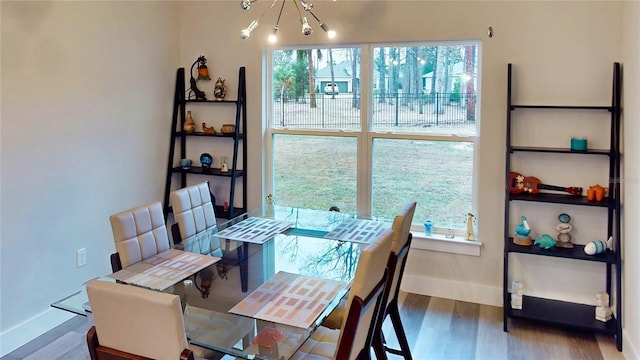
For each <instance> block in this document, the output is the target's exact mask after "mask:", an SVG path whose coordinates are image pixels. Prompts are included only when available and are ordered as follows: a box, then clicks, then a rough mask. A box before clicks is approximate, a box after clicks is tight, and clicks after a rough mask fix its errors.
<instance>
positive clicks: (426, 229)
mask: <svg viewBox="0 0 640 360" xmlns="http://www.w3.org/2000/svg"><path fill="white" fill-rule="evenodd" d="M432 231H433V223H432V222H431V220H427V221H425V222H424V233H425V234H426V235H427V236H430V235H431V234H432Z"/></svg>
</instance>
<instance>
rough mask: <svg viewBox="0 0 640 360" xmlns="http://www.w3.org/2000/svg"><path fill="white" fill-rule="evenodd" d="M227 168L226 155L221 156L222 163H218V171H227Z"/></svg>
mask: <svg viewBox="0 0 640 360" xmlns="http://www.w3.org/2000/svg"><path fill="white" fill-rule="evenodd" d="M228 171H229V168H228V167H227V157H226V156H223V157H222V165H220V172H228Z"/></svg>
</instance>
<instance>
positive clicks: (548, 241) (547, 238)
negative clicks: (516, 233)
mask: <svg viewBox="0 0 640 360" xmlns="http://www.w3.org/2000/svg"><path fill="white" fill-rule="evenodd" d="M533 243H534V244H536V245H540V247H541V248H543V249H551V248H552V247H554V246H555V245H556V239H554V238H553V237H552V236H551V235H549V234H542V236H541V237H539V238H535V241H534V242H533Z"/></svg>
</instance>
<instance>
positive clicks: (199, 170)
mask: <svg viewBox="0 0 640 360" xmlns="http://www.w3.org/2000/svg"><path fill="white" fill-rule="evenodd" d="M173 172H174V173H186V174H198V175H212V176H225V177H232V176H233V172H231V170H229V171H227V172H222V171H220V168H208V169H206V168H203V167H201V166H192V167H191V168H190V169H183V168H181V167H180V166H177V167H174V168H173ZM243 175H244V170H236V176H243Z"/></svg>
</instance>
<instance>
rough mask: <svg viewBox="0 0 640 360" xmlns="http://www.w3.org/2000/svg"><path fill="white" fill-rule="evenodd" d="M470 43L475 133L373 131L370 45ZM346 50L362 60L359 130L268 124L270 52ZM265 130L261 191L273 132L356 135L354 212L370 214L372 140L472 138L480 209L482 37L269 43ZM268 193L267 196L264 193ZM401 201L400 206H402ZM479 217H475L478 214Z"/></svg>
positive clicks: (268, 173) (268, 187)
mask: <svg viewBox="0 0 640 360" xmlns="http://www.w3.org/2000/svg"><path fill="white" fill-rule="evenodd" d="M469 44H473V45H475V46H476V59H477V62H476V66H477V69H478V70H477V74H476V75H477V83H476V84H477V86H476V96H477V99H478V100H477V101H476V105H475V106H476V114H477V116H476V122H475V133H474V134H473V135H454V134H451V135H448V134H446V135H438V134H429V133H413V132H402V131H391V132H389V131H386V130H385V131H375V130H372V126H371V121H372V119H373V107H372V106H371V104H372V103H373V90H374V88H373V76H372V74H373V73H374V62H373V60H372V59H374V50H375V49H376V48H380V47H412V46H456V45H457V46H460V45H469ZM318 48H321V49H328V48H330V49H344V48H359V49H360V53H361V62H360V99H361V103H360V110H361V111H360V121H361V125H360V126H361V127H360V130H353V131H347V130H327V129H301V128H295V129H289V128H279V127H273V126H272V120H273V111H274V106H273V105H274V103H273V101H270V100H271V99H273V96H274V94H273V52H274V51H278V50H294V51H295V50H304V49H318ZM263 55H264V56H263V60H264V61H263V66H264V71H263V74H264V75H263V109H265V111H264V112H263V127H264V128H263V130H264V141H265V150H266V151H265V154H264V158H263V164H264V165H265V166H264V172H263V174H264V177H263V185H264V189H265V194H269V193H272V191H273V187H274V184H273V177H274V161H273V154H274V151H273V137H274V135H276V134H286V135H314V136H340V137H355V138H356V142H357V151H358V154H357V169H356V171H357V183H358V187H357V193H356V204H357V211H358V213H360V214H363V215H367V216H369V215H371V206H372V193H373V191H372V181H371V179H372V175H373V174H372V165H373V157H372V156H373V143H374V140H375V139H398V140H426V141H454V142H470V143H473V169H472V176H473V180H472V196H471V202H472V203H471V209H472V212H473V213H474V214H477V209H478V175H479V162H478V157H479V143H480V122H481V116H480V114H481V106H482V96H481V84H482V71H481V68H482V66H481V65H482V61H481V59H482V41H481V40H477V39H474V40H465V41H455V40H452V41H419V42H390V43H389V42H385V43H358V44H332V45H331V46H326V45H318V44H316V45H296V46H292V45H289V46H269V47H266V48H265V50H264V54H263ZM265 196H266V195H265ZM400 205H401V204H399V205H398V206H400ZM476 219H477V217H476ZM447 230H448V228H441V227H435V228H434V233H437V234H444V233H446V232H447ZM412 231H418V232H422V231H424V228H423V225H422V224H421V219H414V221H413V224H412ZM453 231H454V235H455V236H464V235H465V233H466V227H465V228H464V229H463V228H459V229H458V228H456V229H453Z"/></svg>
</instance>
